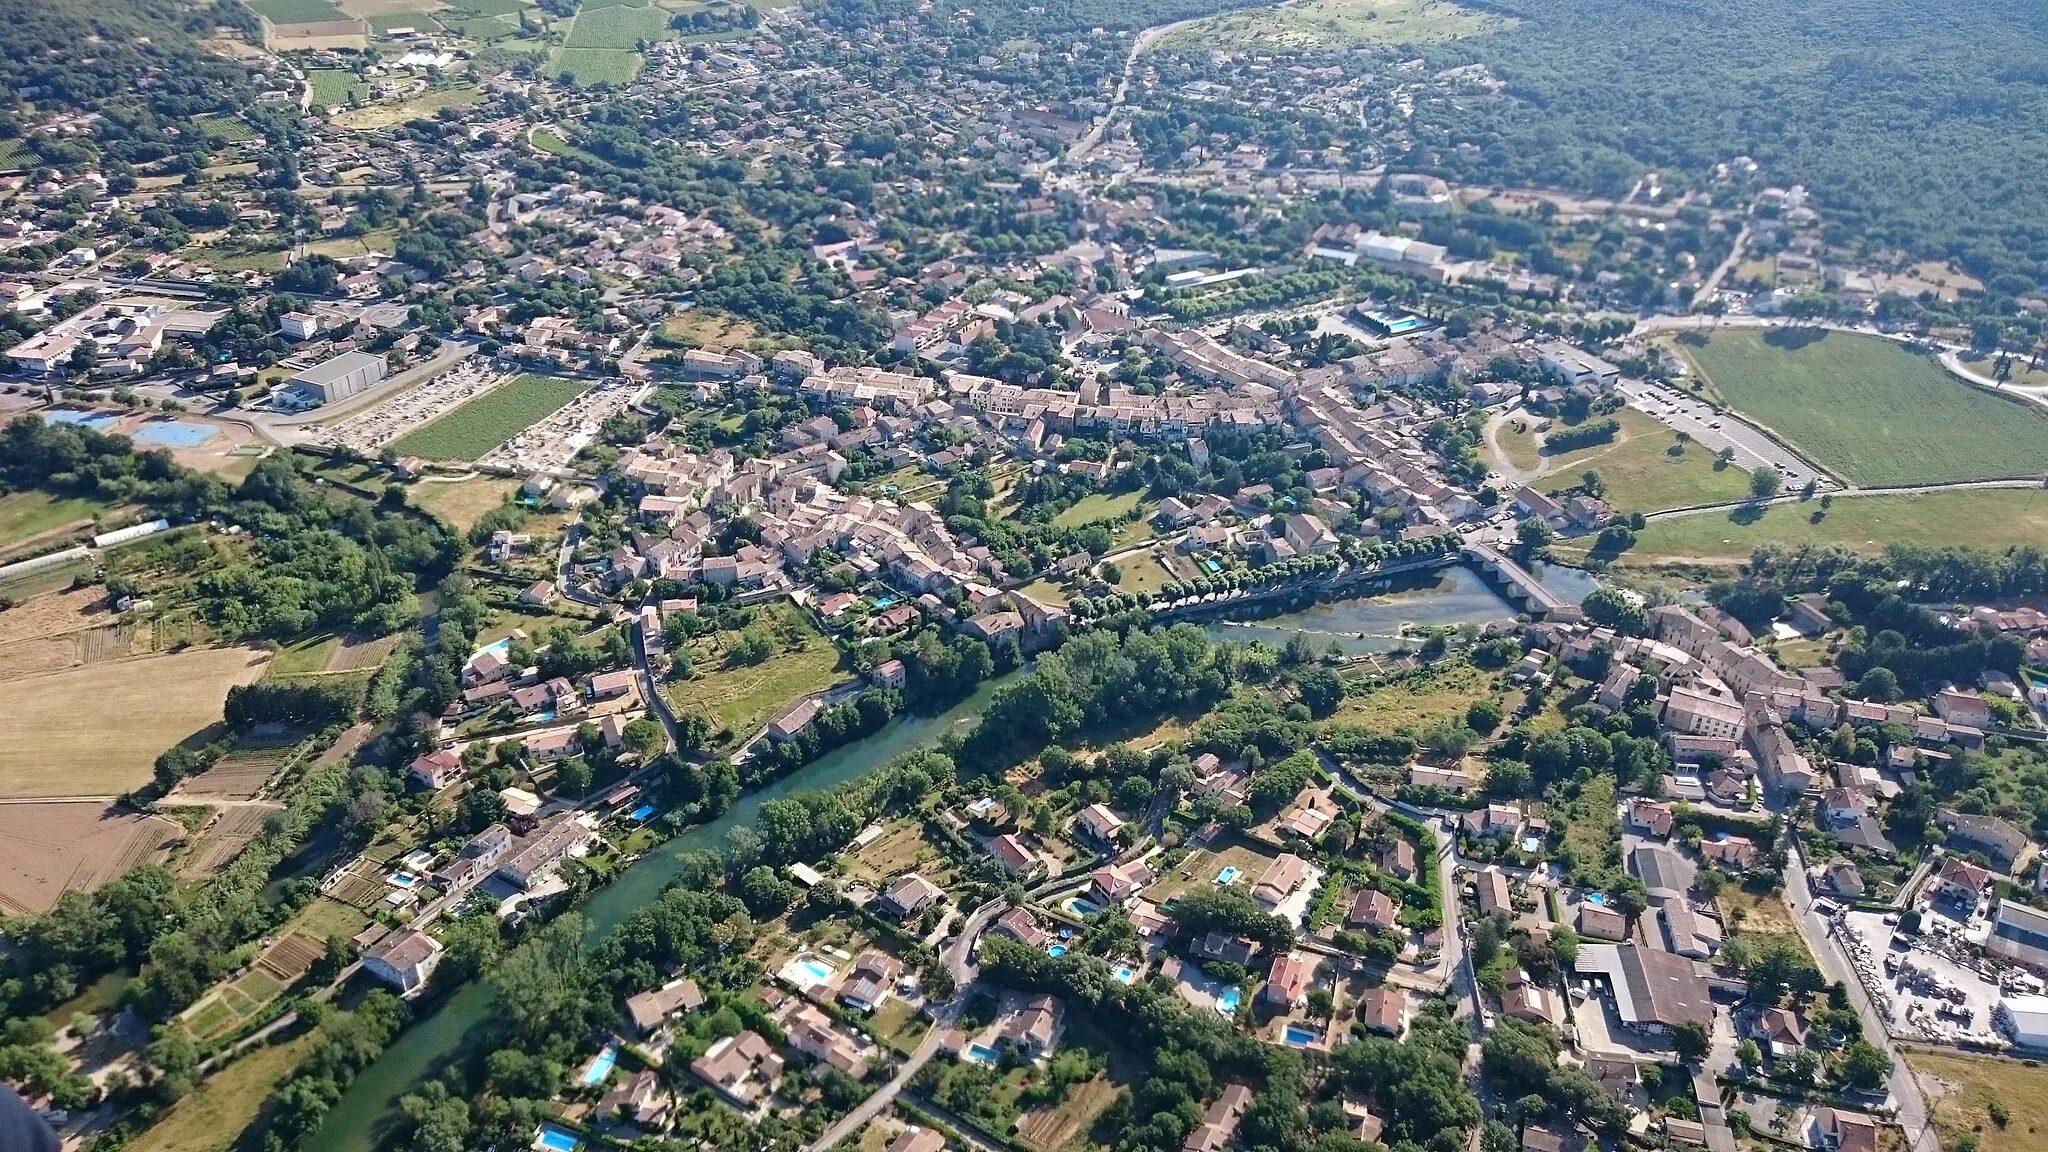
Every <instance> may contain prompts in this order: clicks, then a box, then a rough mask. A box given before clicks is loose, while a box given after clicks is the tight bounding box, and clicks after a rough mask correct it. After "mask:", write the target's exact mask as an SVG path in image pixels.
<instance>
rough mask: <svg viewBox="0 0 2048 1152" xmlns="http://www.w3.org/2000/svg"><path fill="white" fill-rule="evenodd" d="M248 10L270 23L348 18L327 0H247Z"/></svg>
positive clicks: (309, 22) (311, 22)
mask: <svg viewBox="0 0 2048 1152" xmlns="http://www.w3.org/2000/svg"><path fill="white" fill-rule="evenodd" d="M249 10H250V11H252V12H254V13H256V14H257V15H258V16H262V17H264V18H266V19H268V20H269V21H270V22H271V23H272V24H314V23H319V22H322V21H326V20H346V19H348V18H349V16H348V13H346V12H343V11H342V10H341V9H339V8H336V7H335V6H334V5H332V4H330V3H328V2H327V0H249Z"/></svg>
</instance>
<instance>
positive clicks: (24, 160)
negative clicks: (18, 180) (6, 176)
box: [0, 139, 36, 172]
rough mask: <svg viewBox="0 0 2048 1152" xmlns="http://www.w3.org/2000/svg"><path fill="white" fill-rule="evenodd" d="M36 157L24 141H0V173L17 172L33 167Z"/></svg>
mask: <svg viewBox="0 0 2048 1152" xmlns="http://www.w3.org/2000/svg"><path fill="white" fill-rule="evenodd" d="M35 162H36V155H35V153H34V152H31V151H29V148H28V142H27V141H25V140H20V139H14V140H0V172H19V171H21V170H22V169H24V168H29V167H32V166H34V164H35Z"/></svg>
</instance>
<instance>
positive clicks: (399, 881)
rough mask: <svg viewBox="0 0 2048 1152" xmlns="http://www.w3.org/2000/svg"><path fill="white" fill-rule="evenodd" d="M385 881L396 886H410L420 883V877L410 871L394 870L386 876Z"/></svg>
mask: <svg viewBox="0 0 2048 1152" xmlns="http://www.w3.org/2000/svg"><path fill="white" fill-rule="evenodd" d="M385 882H386V883H388V884H390V885H391V886H393V887H395V888H410V887H412V886H413V885H415V884H418V883H419V882H420V878H419V877H417V876H415V875H413V874H412V873H410V872H393V873H392V874H391V875H390V876H388V877H386V878H385Z"/></svg>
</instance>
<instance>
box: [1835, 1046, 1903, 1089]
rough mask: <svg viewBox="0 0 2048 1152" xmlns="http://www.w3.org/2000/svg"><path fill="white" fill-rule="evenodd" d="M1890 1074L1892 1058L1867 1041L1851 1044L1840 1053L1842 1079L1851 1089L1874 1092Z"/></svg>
mask: <svg viewBox="0 0 2048 1152" xmlns="http://www.w3.org/2000/svg"><path fill="white" fill-rule="evenodd" d="M1891 1074H1892V1058H1891V1057H1890V1056H1887V1055H1885V1052H1884V1049H1882V1048H1879V1047H1878V1046H1877V1045H1875V1044H1872V1043H1870V1042H1869V1041H1868V1040H1857V1041H1854V1042H1852V1043H1851V1044H1850V1045H1849V1047H1848V1049H1847V1050H1846V1051H1844V1052H1843V1053H1842V1079H1843V1080H1844V1081H1846V1082H1847V1083H1848V1084H1849V1086H1850V1087H1852V1088H1861V1089H1863V1090H1864V1091H1866V1092H1875V1091H1877V1090H1878V1089H1879V1088H1881V1087H1883V1086H1884V1082H1885V1081H1886V1080H1887V1079H1888V1078H1890V1076H1891Z"/></svg>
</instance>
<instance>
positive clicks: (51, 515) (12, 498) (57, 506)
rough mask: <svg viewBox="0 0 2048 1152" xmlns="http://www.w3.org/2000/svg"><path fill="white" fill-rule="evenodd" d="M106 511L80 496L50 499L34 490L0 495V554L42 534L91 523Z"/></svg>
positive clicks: (45, 494)
mask: <svg viewBox="0 0 2048 1152" xmlns="http://www.w3.org/2000/svg"><path fill="white" fill-rule="evenodd" d="M106 508H107V506H106V505H105V504H102V503H100V502H99V501H97V500H87V499H85V498H84V497H82V496H53V495H51V494H50V493H48V492H38V491H34V490H30V491H26V492H10V493H8V494H7V495H5V496H0V552H4V551H6V550H7V549H8V548H9V547H11V546H13V545H15V544H18V543H20V542H21V541H24V540H27V539H30V538H31V537H35V536H40V535H42V534H43V533H45V532H54V531H56V530H57V529H59V528H62V527H64V526H66V525H68V524H75V523H77V522H78V521H81V520H91V519H92V518H93V517H94V516H96V515H98V514H99V513H101V512H104V511H106Z"/></svg>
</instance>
